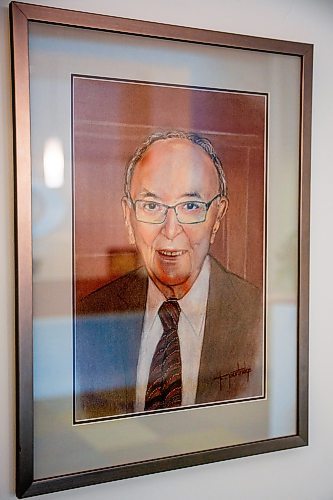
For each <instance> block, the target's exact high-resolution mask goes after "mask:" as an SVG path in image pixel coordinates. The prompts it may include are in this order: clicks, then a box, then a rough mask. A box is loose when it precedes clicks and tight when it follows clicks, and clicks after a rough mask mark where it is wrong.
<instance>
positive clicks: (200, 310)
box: [144, 255, 210, 335]
mask: <svg viewBox="0 0 333 500" xmlns="http://www.w3.org/2000/svg"><path fill="white" fill-rule="evenodd" d="M209 276H210V259H209V256H208V255H207V257H206V258H205V260H204V263H203V265H202V268H201V271H200V273H199V275H198V277H197V279H196V280H195V282H194V284H193V286H192V288H191V289H190V290H189V291H188V293H187V294H186V295H185V296H184V297H183V298H182V299H180V300H179V301H178V302H179V305H180V308H181V313H182V314H183V316H184V318H185V319H186V321H188V323H189V324H190V325H191V327H192V330H193V331H194V333H195V334H196V335H199V334H200V331H201V327H202V323H203V321H204V319H205V315H206V306H207V299H208V289H209ZM164 301H165V297H164V295H163V294H162V292H161V291H160V290H159V289H158V288H157V286H156V285H155V283H154V282H153V281H152V280H151V279H150V278H148V294H147V303H146V312H145V319H144V329H145V331H146V332H148V331H149V330H150V329H151V328H152V327H153V325H154V322H155V321H156V319H157V316H158V310H159V308H160V306H161V304H162V303H163V302H164Z"/></svg>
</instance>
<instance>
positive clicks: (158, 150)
mask: <svg viewBox="0 0 333 500" xmlns="http://www.w3.org/2000/svg"><path fill="white" fill-rule="evenodd" d="M10 13H11V35H12V68H13V114H14V123H15V129H14V137H15V145H14V148H15V190H16V204H15V210H16V213H15V220H16V290H17V294H16V325H17V496H18V497H19V498H23V497H28V496H33V495H38V494H43V493H47V492H52V491H59V490H64V489H68V488H73V487H80V486H85V485H91V484H96V483H100V482H106V481H113V480H118V479H122V478H127V477H133V476H139V475H143V474H150V473H154V472H160V471H167V470H170V469H175V468H181V467H187V466H193V465H199V464H204V463H209V462H214V461H220V460H226V459H231V458H235V457H244V456H248V455H253V454H258V453H264V452H270V451H276V450H281V449H286V448H293V447H298V446H304V445H306V444H307V426H308V416H307V377H308V375H307V374H308V261H309V248H308V243H309V184H310V135H311V91H312V46H311V45H309V44H303V43H296V42H288V41H281V40H270V39H261V38H255V37H250V36H244V35H235V34H228V33H220V32H213V31H207V30H199V29H192V28H185V27H178V26H170V25H162V24H157V23H150V22H145V21H136V20H131V19H122V18H116V17H109V16H102V15H99V14H88V13H83V12H76V11H69V10H63V9H57V8H50V7H42V6H36V5H30V4H24V3H18V2H13V3H12V4H11V6H10Z"/></svg>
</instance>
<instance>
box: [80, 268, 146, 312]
mask: <svg viewBox="0 0 333 500" xmlns="http://www.w3.org/2000/svg"><path fill="white" fill-rule="evenodd" d="M146 295H147V273H146V270H145V268H143V267H140V268H139V269H135V270H134V271H131V272H129V273H127V274H124V275H123V276H121V277H120V278H117V279H116V280H113V281H110V282H108V283H106V284H105V285H103V286H101V287H100V288H97V289H96V290H94V291H93V292H91V293H89V294H88V295H86V296H85V297H83V298H82V299H81V300H79V301H78V303H77V313H78V314H100V313H111V312H120V311H131V310H140V309H142V307H144V304H145V300H146Z"/></svg>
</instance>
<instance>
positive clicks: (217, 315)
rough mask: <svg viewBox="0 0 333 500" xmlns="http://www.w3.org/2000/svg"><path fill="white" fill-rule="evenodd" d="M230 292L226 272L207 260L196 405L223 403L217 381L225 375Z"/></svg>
mask: <svg viewBox="0 0 333 500" xmlns="http://www.w3.org/2000/svg"><path fill="white" fill-rule="evenodd" d="M233 296H234V293H233V290H232V287H231V286H230V283H229V280H228V276H227V273H226V271H225V270H224V269H223V268H222V267H220V266H219V265H218V264H217V262H216V261H215V259H213V258H211V273H210V281H209V291H208V301H207V312H206V321H205V331H204V339H203V345H202V351H201V358H200V367H199V376H198V387H197V394H196V403H204V402H207V401H211V402H213V401H217V400H222V399H223V394H221V391H220V384H219V377H220V375H221V373H227V371H228V366H227V365H228V363H227V360H226V356H225V353H226V352H228V350H227V345H228V343H229V342H230V338H228V337H229V334H230V330H229V327H230V313H231V310H232V300H233Z"/></svg>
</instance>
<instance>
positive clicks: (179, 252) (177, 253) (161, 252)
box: [157, 250, 186, 258]
mask: <svg viewBox="0 0 333 500" xmlns="http://www.w3.org/2000/svg"><path fill="white" fill-rule="evenodd" d="M157 252H158V254H159V255H161V256H162V257H169V258H173V257H180V256H181V255H184V254H185V253H186V250H157Z"/></svg>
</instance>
